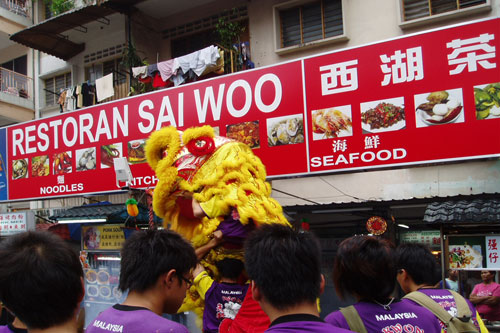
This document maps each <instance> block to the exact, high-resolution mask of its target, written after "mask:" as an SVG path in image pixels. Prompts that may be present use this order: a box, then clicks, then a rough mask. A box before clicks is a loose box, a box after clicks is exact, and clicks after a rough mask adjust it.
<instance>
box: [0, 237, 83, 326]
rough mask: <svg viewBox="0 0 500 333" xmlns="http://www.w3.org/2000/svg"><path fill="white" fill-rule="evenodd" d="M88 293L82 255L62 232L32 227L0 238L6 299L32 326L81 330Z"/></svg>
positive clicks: (1, 292)
mask: <svg viewBox="0 0 500 333" xmlns="http://www.w3.org/2000/svg"><path fill="white" fill-rule="evenodd" d="M83 296H84V290H83V269H82V265H81V263H80V259H79V258H78V255H77V254H76V253H75V252H74V251H73V249H71V247H70V246H69V245H68V244H66V243H65V242H64V240H62V239H61V238H60V237H59V236H57V235H54V234H51V233H49V232H46V231H43V232H42V231H36V232H35V231H28V232H24V233H20V234H17V235H14V236H10V237H9V238H8V239H6V240H4V241H2V242H1V243H0V300H1V301H2V302H3V303H4V304H5V306H6V307H7V308H9V310H10V311H11V312H12V313H13V314H14V315H15V316H16V317H17V318H19V320H21V321H22V322H23V323H24V324H25V325H26V326H27V327H28V329H29V330H30V331H35V330H36V331H37V332H65V333H67V332H77V329H78V327H77V320H76V317H77V313H78V310H79V305H80V302H81V301H82V299H83Z"/></svg>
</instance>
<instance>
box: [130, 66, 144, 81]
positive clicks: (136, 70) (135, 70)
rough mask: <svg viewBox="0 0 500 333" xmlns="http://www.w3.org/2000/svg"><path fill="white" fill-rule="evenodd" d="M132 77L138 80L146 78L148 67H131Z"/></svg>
mask: <svg viewBox="0 0 500 333" xmlns="http://www.w3.org/2000/svg"><path fill="white" fill-rule="evenodd" d="M132 75H133V76H134V77H136V78H139V79H144V78H146V77H147V76H148V66H140V67H132Z"/></svg>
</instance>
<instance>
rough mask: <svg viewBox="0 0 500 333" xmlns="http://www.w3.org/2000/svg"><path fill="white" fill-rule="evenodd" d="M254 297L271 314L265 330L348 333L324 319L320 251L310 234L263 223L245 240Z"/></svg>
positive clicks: (246, 257) (323, 285)
mask: <svg viewBox="0 0 500 333" xmlns="http://www.w3.org/2000/svg"><path fill="white" fill-rule="evenodd" d="M245 264H246V269H247V273H248V275H249V277H250V279H251V281H252V282H251V288H252V295H253V298H254V299H255V300H256V301H257V302H259V304H260V306H261V307H262V310H264V312H265V313H266V314H267V315H268V316H269V319H270V320H271V325H270V326H269V328H268V329H267V330H266V332H273V333H274V332H294V331H295V332H350V331H347V330H345V329H342V328H336V327H333V326H331V325H330V324H327V323H325V322H324V321H323V320H322V319H321V318H320V317H319V313H318V307H317V304H316V299H317V298H318V297H319V295H320V294H321V293H322V292H323V289H324V287H325V279H324V277H323V275H322V274H321V251H320V247H319V244H318V241H317V239H316V238H315V237H314V236H313V235H312V234H311V233H309V232H304V231H295V230H293V229H292V228H290V227H288V226H284V225H280V224H270V225H262V226H260V227H259V228H257V229H256V230H255V231H254V232H252V233H251V234H250V236H249V238H248V239H247V241H246V243H245Z"/></svg>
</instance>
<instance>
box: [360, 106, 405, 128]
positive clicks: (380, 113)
mask: <svg viewBox="0 0 500 333" xmlns="http://www.w3.org/2000/svg"><path fill="white" fill-rule="evenodd" d="M393 100H394V101H393ZM393 100H391V101H383V102H370V103H363V104H361V127H362V128H363V130H364V131H365V132H372V133H376V132H386V131H395V130H400V129H402V128H404V127H405V126H406V121H405V109H404V107H403V105H402V98H401V99H393ZM396 100H401V101H398V102H396ZM374 104H375V105H374Z"/></svg>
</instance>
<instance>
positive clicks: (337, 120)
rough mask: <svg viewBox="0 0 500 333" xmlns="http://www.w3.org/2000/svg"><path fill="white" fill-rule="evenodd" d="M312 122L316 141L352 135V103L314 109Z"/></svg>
mask: <svg viewBox="0 0 500 333" xmlns="http://www.w3.org/2000/svg"><path fill="white" fill-rule="evenodd" d="M311 122H312V132H313V140H314V141H316V140H324V139H330V138H338V137H346V136H352V113H351V106H350V105H343V106H335V107H331V108H326V109H320V110H313V111H312V112H311Z"/></svg>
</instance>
